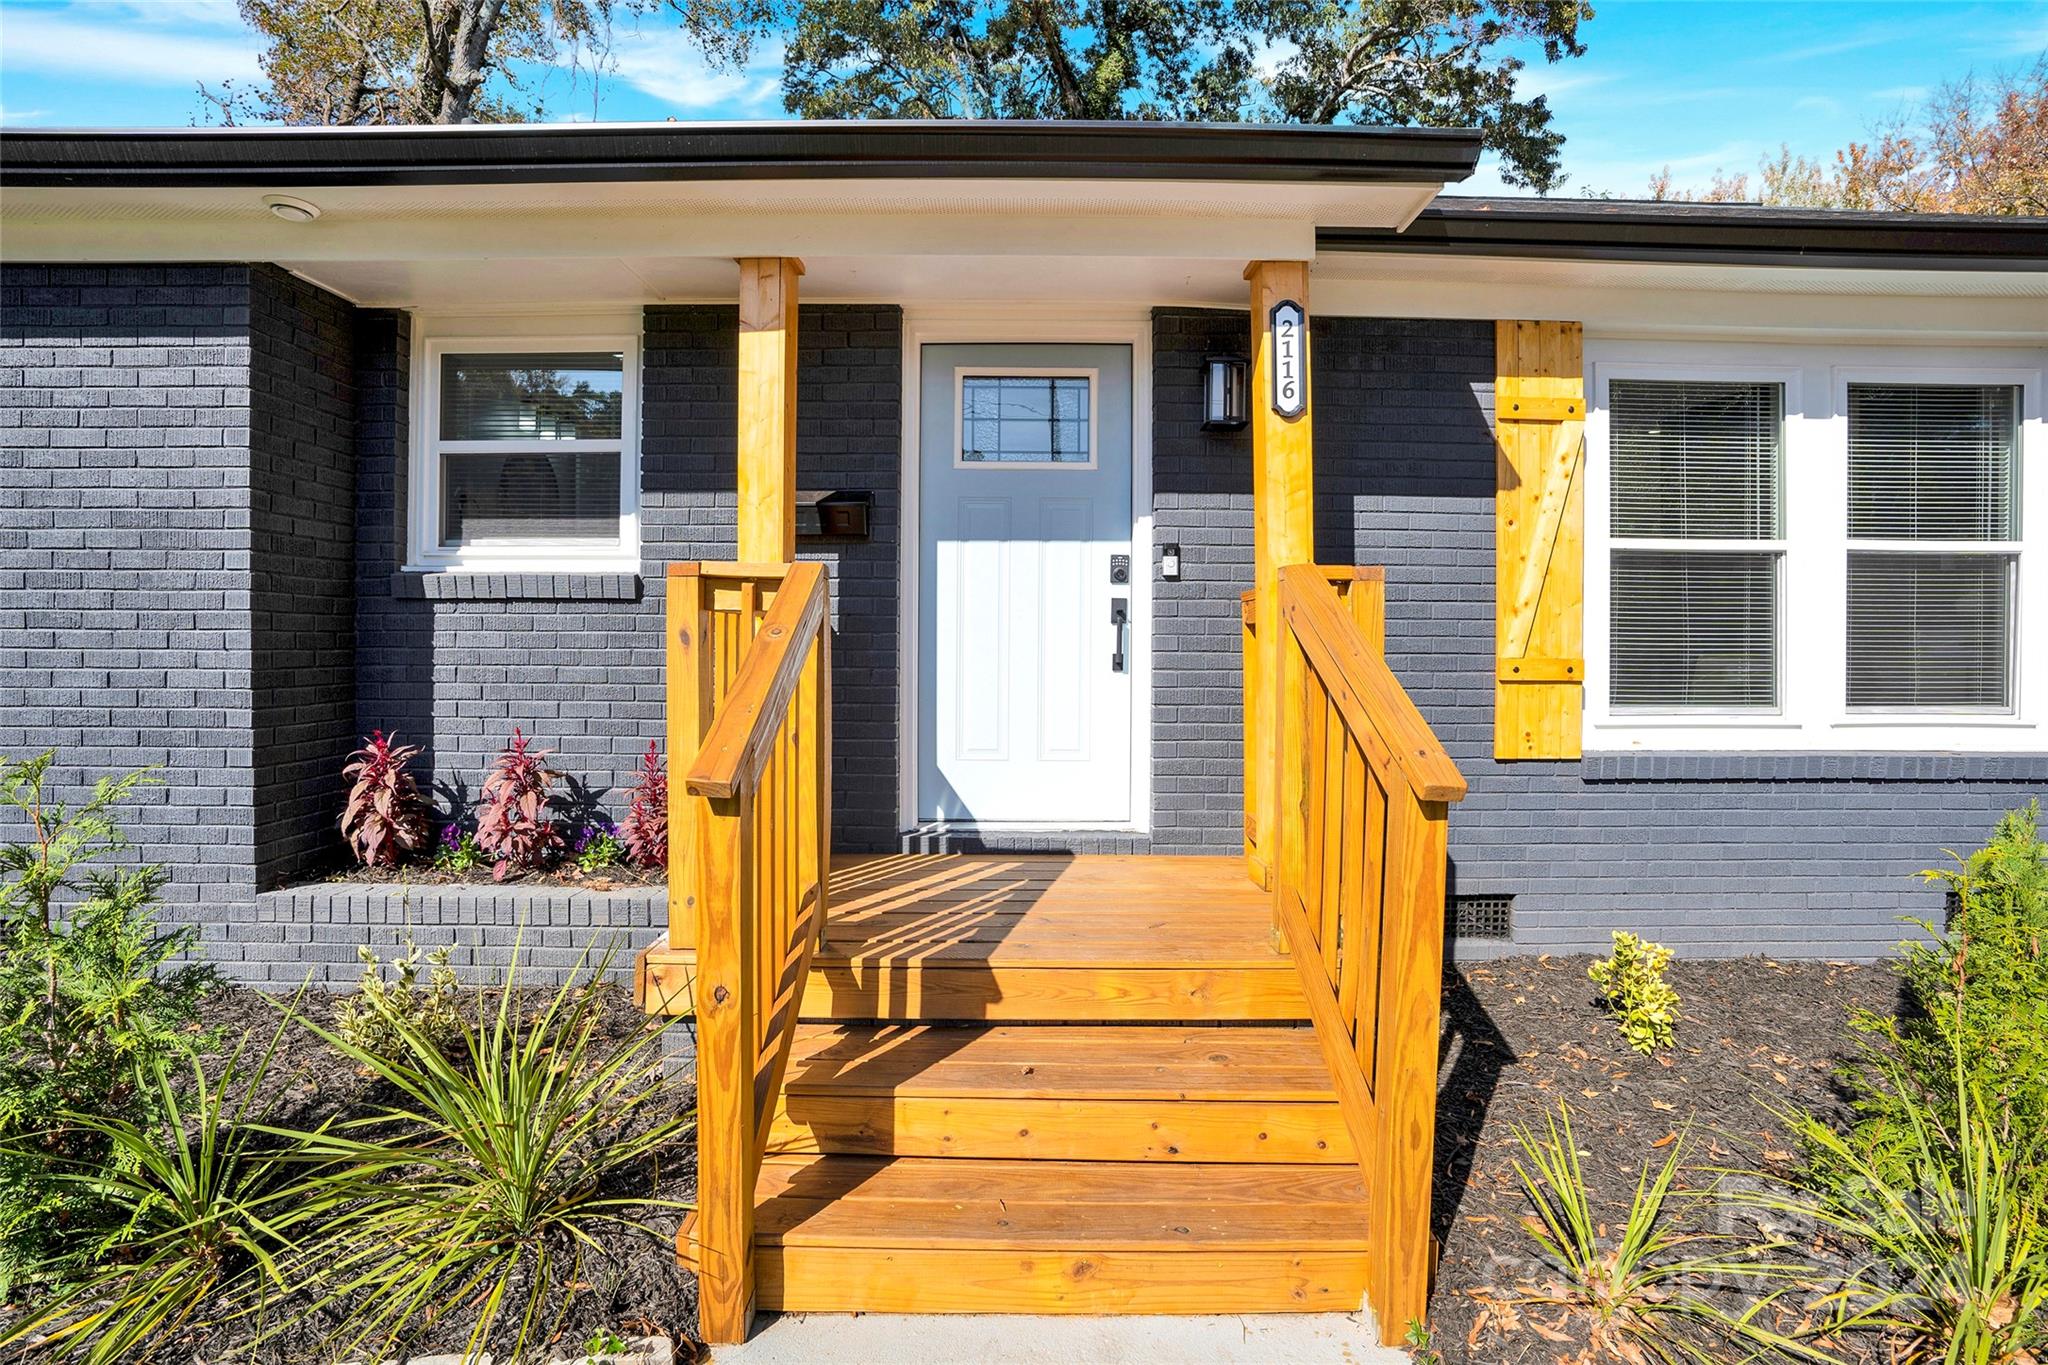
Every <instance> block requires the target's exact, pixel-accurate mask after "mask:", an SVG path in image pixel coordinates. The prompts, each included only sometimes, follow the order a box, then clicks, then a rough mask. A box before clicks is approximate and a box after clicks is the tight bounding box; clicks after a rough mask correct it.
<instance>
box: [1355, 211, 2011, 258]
mask: <svg viewBox="0 0 2048 1365" xmlns="http://www.w3.org/2000/svg"><path fill="white" fill-rule="evenodd" d="M1316 249H1317V250H1318V251H1380V252H1398V253H1409V254H1425V255H1437V256H1516V257H1525V258H1532V259H1540V260H1563V261H1666V262H1679V263H1689V264H1706V265H1798V266H1835V267H1840V268H1855V269H1864V270H1871V269H1878V270H2048V218H2015V217H1990V216H1981V215H1966V214H1941V213H1842V212H1822V211H1818V210H1811V209H1774V208H1763V207H1761V206H1759V205H1755V204H1664V203H1629V202H1625V201H1622V202H1617V201H1611V200H1600V199H1587V200H1566V201H1552V200H1544V199H1458V198H1448V199H1438V200H1437V201H1436V202H1435V203H1433V204H1431V205H1430V206H1429V207H1427V208H1425V209H1424V210H1423V211H1422V212H1421V214H1420V215H1418V216H1417V217H1416V219H1415V221H1414V222H1413V223H1412V224H1410V225H1409V226H1408V228H1407V229H1406V230H1404V231H1400V232H1396V231H1393V230H1391V229H1385V228H1322V229H1319V230H1318V231H1317V232H1316Z"/></svg>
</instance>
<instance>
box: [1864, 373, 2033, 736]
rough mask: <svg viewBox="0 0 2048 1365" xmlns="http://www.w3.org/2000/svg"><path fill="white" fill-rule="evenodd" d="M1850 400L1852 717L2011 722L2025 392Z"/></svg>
mask: <svg viewBox="0 0 2048 1365" xmlns="http://www.w3.org/2000/svg"><path fill="white" fill-rule="evenodd" d="M1848 399H1849V499H1848V502H1849V507H1848V514H1849V563H1848V583H1849V592H1848V598H1849V603H1848V654H1849V659H1848V670H1847V679H1846V685H1847V692H1848V705H1849V709H1850V710H1852V711H1863V712H1868V711H1923V710H1924V711H1937V712H1939V711H1956V712H1968V711H1984V712H2010V711H2011V710H2012V709H2013V599H2014V595H2015V593H2014V588H2015V583H2014V578H2015V571H2016V569H2017V567H2018V561H2019V553H2020V534H2019V500H2018V493H2019V481H2018V479H2017V478H2016V474H2017V469H2016V464H2017V459H2018V451H2019V389H2018V388H2017V387H2016V386H2013V385H2009V384H1859V383H1851V384H1850V385H1849V386H1848Z"/></svg>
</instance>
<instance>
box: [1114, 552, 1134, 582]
mask: <svg viewBox="0 0 2048 1365" xmlns="http://www.w3.org/2000/svg"><path fill="white" fill-rule="evenodd" d="M1109 581H1110V582H1112V583H1115V584H1118V585H1122V584H1125V583H1128V582H1130V581H1131V557H1130V556H1129V555H1111V556H1110V557H1109Z"/></svg>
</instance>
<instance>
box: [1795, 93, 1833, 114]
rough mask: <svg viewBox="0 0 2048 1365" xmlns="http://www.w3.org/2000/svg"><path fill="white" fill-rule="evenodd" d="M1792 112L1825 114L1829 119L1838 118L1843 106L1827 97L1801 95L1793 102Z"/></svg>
mask: <svg viewBox="0 0 2048 1365" xmlns="http://www.w3.org/2000/svg"><path fill="white" fill-rule="evenodd" d="M1792 110H1793V112H1794V113H1805V112H1811V113H1816V114H1825V115H1827V116H1828V117H1829V118H1836V117H1838V116H1839V115H1840V114H1841V112H1842V106H1841V104H1840V103H1839V102H1837V101H1835V100H1832V99H1829V98H1828V97H1827V96H1826V95H1801V96H1800V97H1799V98H1798V99H1796V100H1794V101H1792Z"/></svg>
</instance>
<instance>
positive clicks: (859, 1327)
mask: <svg viewBox="0 0 2048 1365" xmlns="http://www.w3.org/2000/svg"><path fill="white" fill-rule="evenodd" d="M711 1359H712V1361H713V1365H1407V1362H1408V1354H1407V1352H1405V1351H1396V1350H1391V1349H1389V1348H1387V1347H1384V1346H1380V1345H1377V1344H1376V1343H1375V1339H1374V1337H1373V1331H1372V1320H1371V1319H1370V1318H1369V1317H1367V1316H1366V1315H1365V1314H1363V1313H1261V1314H1258V1315H1256V1316H1219V1317H1186V1318H1179V1317H1118V1318H1076V1317H1029V1316H1023V1315H1004V1316H1000V1317H995V1316H974V1315H969V1314H961V1315H957V1316H956V1315H952V1314H931V1315H906V1314H895V1313H782V1314H775V1313H764V1314H762V1315H761V1316H760V1317H759V1318H757V1319H755V1327H754V1337H753V1340H751V1341H749V1342H748V1343H747V1344H746V1345H744V1346H720V1347H717V1348H715V1349H714V1350H713V1351H712V1353H711Z"/></svg>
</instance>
